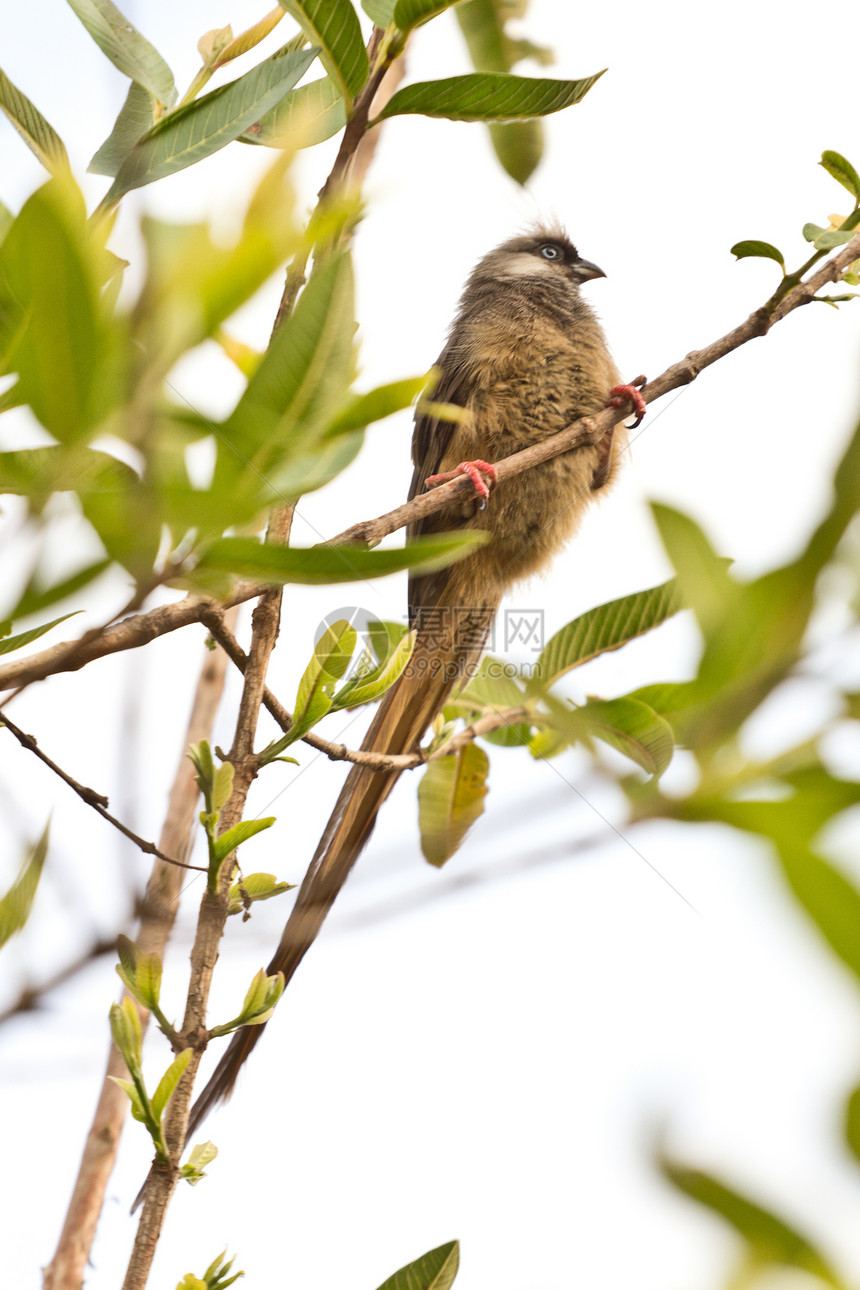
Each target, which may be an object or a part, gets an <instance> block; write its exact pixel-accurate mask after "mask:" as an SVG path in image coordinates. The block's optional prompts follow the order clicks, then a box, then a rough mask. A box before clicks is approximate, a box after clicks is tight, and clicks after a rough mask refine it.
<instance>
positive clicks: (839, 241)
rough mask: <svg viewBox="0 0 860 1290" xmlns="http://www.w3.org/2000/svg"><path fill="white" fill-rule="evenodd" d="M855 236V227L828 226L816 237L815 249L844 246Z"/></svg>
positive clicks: (822, 249) (826, 249) (828, 249)
mask: <svg viewBox="0 0 860 1290" xmlns="http://www.w3.org/2000/svg"><path fill="white" fill-rule="evenodd" d="M853 236H854V230H853V229H847V228H826V229H825V230H824V232H823V233H821V234H819V236H818V237H817V238H816V239H815V243H814V245H815V249H816V251H832V250H833V248H834V247H837V246H844V245H845V244H846V242H850V241H851V239H852V237H853ZM817 299H821V297H820V296H819V297H817Z"/></svg>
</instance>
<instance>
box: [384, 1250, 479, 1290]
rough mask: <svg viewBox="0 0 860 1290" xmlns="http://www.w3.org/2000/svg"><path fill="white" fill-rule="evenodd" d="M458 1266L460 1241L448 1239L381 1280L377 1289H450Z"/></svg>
mask: <svg viewBox="0 0 860 1290" xmlns="http://www.w3.org/2000/svg"><path fill="white" fill-rule="evenodd" d="M459 1266H460V1243H459V1241H448V1242H447V1244H445V1245H439V1246H437V1248H436V1249H435V1250H430V1251H429V1252H428V1253H427V1254H422V1256H421V1258H420V1259H416V1260H415V1262H414V1263H407V1264H406V1267H405V1268H401V1269H400V1271H399V1272H395V1273H394V1276H391V1277H389V1278H388V1280H387V1281H383V1283H382V1285H381V1286H380V1287H379V1290H450V1287H451V1286H452V1285H453V1283H454V1278H455V1277H456V1275H457V1269H458V1267H459Z"/></svg>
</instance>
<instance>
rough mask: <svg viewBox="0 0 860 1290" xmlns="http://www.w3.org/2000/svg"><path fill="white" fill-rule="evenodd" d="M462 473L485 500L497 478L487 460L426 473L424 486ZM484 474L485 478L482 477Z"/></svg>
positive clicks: (440, 482) (435, 483)
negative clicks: (438, 473)
mask: <svg viewBox="0 0 860 1290" xmlns="http://www.w3.org/2000/svg"><path fill="white" fill-rule="evenodd" d="M637 393H638V391H637ZM463 475H468V477H469V479H471V481H472V485H473V487H474V489H475V492H476V493H477V494H478V496H479V497H480V498H481V500H482V501H486V500H487V498H488V497H489V496H490V488H491V487H492V486H493V484H495V482H496V479H497V475H496V468H495V466H494V465H492V463H491V462H489V461H481V460H480V459H478V460H475V461H461V462H460V464H459V466H458V467H457V469H456V470H446V471H444V472H443V474H441V475H428V476H427V478H426V479H425V480H424V487H425V488H436V487H437V486H438V485H439V484H447V483H448V482H449V481H450V480H452V479H460V478H462V476H463ZM485 475H486V479H484V476H485Z"/></svg>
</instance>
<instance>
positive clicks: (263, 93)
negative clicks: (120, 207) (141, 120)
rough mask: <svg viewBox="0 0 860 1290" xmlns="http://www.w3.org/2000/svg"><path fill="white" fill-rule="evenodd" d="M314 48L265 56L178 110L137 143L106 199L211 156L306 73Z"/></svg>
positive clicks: (256, 119) (259, 115) (113, 197)
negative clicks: (240, 73)
mask: <svg viewBox="0 0 860 1290" xmlns="http://www.w3.org/2000/svg"><path fill="white" fill-rule="evenodd" d="M316 55H317V50H315V49H310V50H301V51H294V52H292V53H289V54H285V55H284V56H283V57H278V56H275V58H273V59H267V60H266V62H264V63H260V64H259V66H257V67H254V68H252V69H251V71H250V72H246V73H245V75H244V76H240V77H239V78H238V79H237V80H235V81H230V82H229V84H227V85H222V86H220V88H219V89H217V90H212V92H211V93H209V94H204V95H203V97H202V98H199V99H195V101H194V102H193V103H188V104H186V105H185V107H181V108H177V109H176V111H175V112H171V113H169V114H168V115H167V116H166V117H164V118H163V119H162V120H161V121H159V122H158V124H157V125H156V126H154V127H153V129H152V130H150V131H148V133H147V134H145V135H144V136H143V137H142V138H141V139H139V140H138V142H137V143H136V144H135V146H134V147H133V149H132V150H131V152H130V153H129V154H128V156H127V157H126V159H125V161H124V162H123V164H122V166H121V167H120V169H119V171H118V172H117V176H116V179H115V180H114V182H113V184H112V185H111V188H110V190H109V192H108V193H107V196H106V197H105V199H104V200H105V202H106V203H108V204H111V203H115V202H117V201H118V200H119V199H120V197H122V196H123V194H124V193H127V192H129V191H131V189H133V188H140V187H142V186H143V185H144V184H151V183H153V182H154V181H155V180H156V179H163V178H164V177H165V176H166V175H172V174H174V173H175V172H176V171H178V170H184V169H185V168H186V167H187V166H191V165H193V164H194V163H195V162H197V161H201V160H202V159H203V158H204V157H209V156H211V155H212V153H213V152H217V151H218V150H219V149H220V148H223V147H224V146H225V145H226V144H228V143H230V142H231V140H233V139H236V138H237V137H238V136H239V135H240V134H242V133H243V131H245V130H247V128H248V126H250V125H253V123H254V122H255V121H258V120H259V119H260V117H262V116H265V114H266V113H267V112H268V111H270V110H271V109H272V108H273V107H274V106H275V104H276V103H278V102H279V101H280V99H282V98H283V96H284V95H285V94H286V93H287V92H288V91H289V90H291V89H292V88H293V86H294V85H295V84H296V81H298V80H299V78H300V77H301V76H303V75H304V73H305V72H306V71H307V69H308V67H309V66H310V65H311V63H312V62H313V60H314V58H315V57H316Z"/></svg>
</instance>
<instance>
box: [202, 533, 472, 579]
mask: <svg viewBox="0 0 860 1290" xmlns="http://www.w3.org/2000/svg"><path fill="white" fill-rule="evenodd" d="M484 541H486V534H484V533H478V532H477V531H476V532H473V533H443V534H437V535H435V536H434V537H428V538H415V539H413V540H412V541H411V542H410V543H408V545H407V546H405V547H398V548H391V549H388V548H386V549H384V550H381V551H380V550H376V551H368V550H366V549H365V548H363V547H358V546H355V547H353V546H342V547H337V546H316V547H310V548H307V549H304V550H302V549H301V548H296V547H282V546H274V545H272V544H269V543H261V542H257V541H255V540H254V539H253V538H238V537H237V538H233V537H228V538H221V539H220V540H219V541H217V542H213V543H212V545H211V546H210V547H209V548H208V549H207V550H206V551H204V552H203V554H202V556H201V557H200V561H199V563H198V565H197V568H198V569H199V570H201V571H204V572H205V571H206V570H214V571H220V572H223V573H232V574H234V575H235V576H236V577H240V578H259V579H260V580H261V581H262V582H269V583H271V584H272V585H273V586H278V585H280V584H283V583H287V582H298V583H305V584H314V583H326V582H361V581H364V580H365V579H366V578H381V577H383V576H384V575H385V574H388V573H399V572H400V570H401V569H413V570H416V571H419V572H422V573H429V572H433V571H434V570H436V569H444V568H447V566H448V565H449V564H453V563H454V561H455V560H458V559H461V558H462V557H463V556H464V555H467V554H468V553H469V552H470V551H473V550H474V549H475V548H476V547H478V546H481V545H482V544H483V542H484Z"/></svg>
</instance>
